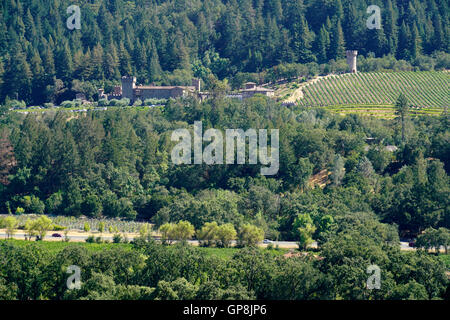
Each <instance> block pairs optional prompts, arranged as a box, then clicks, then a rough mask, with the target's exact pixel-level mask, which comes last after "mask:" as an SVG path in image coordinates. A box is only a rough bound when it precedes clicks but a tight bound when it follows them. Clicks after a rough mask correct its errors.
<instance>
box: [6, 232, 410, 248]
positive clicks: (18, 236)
mask: <svg viewBox="0 0 450 320" xmlns="http://www.w3.org/2000/svg"><path fill="white" fill-rule="evenodd" d="M88 236H89V235H68V237H69V239H70V240H71V241H75V242H84V241H85V240H86V239H87V238H88ZM97 236H98V235H94V237H97ZM0 239H6V234H5V233H2V232H0ZM14 239H21V240H24V239H25V236H24V234H23V233H17V234H15V235H14ZM62 239H64V236H63V238H56V237H52V236H51V234H48V235H47V236H46V237H45V240H47V241H49V240H50V241H62ZM102 239H103V240H109V241H112V239H113V237H112V236H102ZM128 240H130V241H131V240H134V237H133V236H128ZM188 243H190V244H192V245H194V246H198V241H197V240H189V241H188ZM235 243H236V241H232V244H235ZM271 243H272V245H273V246H274V247H275V246H277V245H278V246H279V247H280V248H284V249H297V248H298V246H297V242H295V241H272V242H271ZM260 245H261V246H266V245H267V244H262V243H261V244H260ZM311 247H312V248H317V243H316V242H314V243H313V244H312V245H311ZM400 249H401V250H415V248H411V247H410V246H409V243H408V242H400Z"/></svg>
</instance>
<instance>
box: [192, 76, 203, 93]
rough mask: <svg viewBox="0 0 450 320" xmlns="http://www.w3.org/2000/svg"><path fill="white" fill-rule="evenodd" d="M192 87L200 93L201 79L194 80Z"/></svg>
mask: <svg viewBox="0 0 450 320" xmlns="http://www.w3.org/2000/svg"><path fill="white" fill-rule="evenodd" d="M192 86H193V87H195V91H197V92H200V91H201V90H200V89H201V84H200V79H195V78H194V79H192Z"/></svg>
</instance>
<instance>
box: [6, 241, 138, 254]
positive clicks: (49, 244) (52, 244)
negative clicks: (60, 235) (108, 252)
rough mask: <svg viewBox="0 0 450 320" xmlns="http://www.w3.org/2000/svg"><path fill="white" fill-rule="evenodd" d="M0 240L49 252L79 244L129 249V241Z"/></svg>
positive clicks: (93, 247) (89, 247)
mask: <svg viewBox="0 0 450 320" xmlns="http://www.w3.org/2000/svg"><path fill="white" fill-rule="evenodd" d="M0 242H10V243H13V244H15V245H17V246H27V245H35V246H37V247H39V248H42V249H46V250H49V251H50V252H51V253H58V252H59V251H61V250H63V249H64V248H65V247H67V246H80V247H84V248H86V249H87V250H89V251H101V250H105V249H108V248H112V247H121V248H125V249H131V248H132V245H131V244H129V243H87V242H64V241H25V240H16V239H10V240H0Z"/></svg>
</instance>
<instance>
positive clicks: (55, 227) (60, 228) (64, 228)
mask: <svg viewBox="0 0 450 320" xmlns="http://www.w3.org/2000/svg"><path fill="white" fill-rule="evenodd" d="M66 229H67V227H63V226H60V225H57V224H54V225H53V231H63V230H66Z"/></svg>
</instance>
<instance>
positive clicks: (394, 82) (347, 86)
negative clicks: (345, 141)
mask: <svg viewBox="0 0 450 320" xmlns="http://www.w3.org/2000/svg"><path fill="white" fill-rule="evenodd" d="M449 83H450V75H449V73H448V72H391V73H381V72H380V73H358V74H345V75H340V76H332V77H328V78H326V79H321V80H319V81H317V82H315V83H312V84H309V85H307V86H306V87H305V88H304V89H303V94H304V97H303V99H300V100H299V104H300V105H301V106H315V107H317V106H322V107H332V108H333V109H335V111H336V112H339V113H344V114H345V113H350V112H352V113H355V112H358V113H368V111H367V110H368V109H369V113H373V114H371V115H374V116H379V117H384V118H385V117H390V116H391V115H392V114H393V106H394V104H395V101H396V100H397V98H398V95H399V94H400V93H404V94H405V95H406V96H407V98H408V101H409V104H410V105H411V106H413V108H411V112H413V113H415V114H417V115H422V114H429V115H439V114H441V113H442V111H443V108H444V107H448V106H449V105H450V90H449V89H450V87H449Z"/></svg>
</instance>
